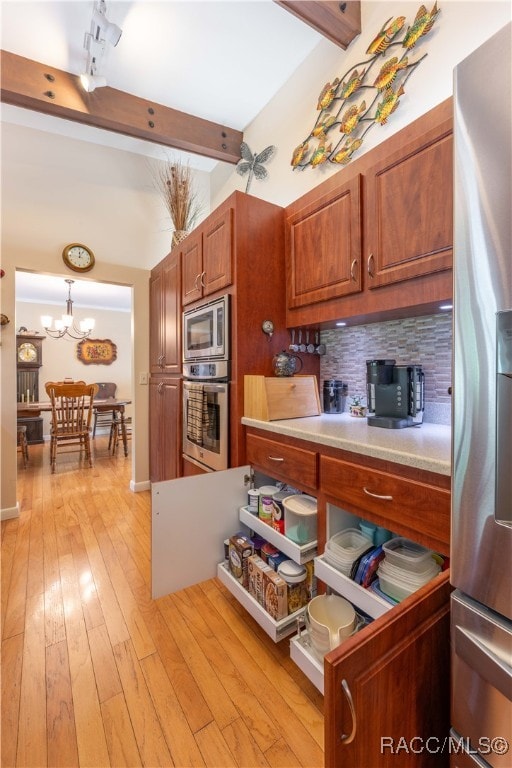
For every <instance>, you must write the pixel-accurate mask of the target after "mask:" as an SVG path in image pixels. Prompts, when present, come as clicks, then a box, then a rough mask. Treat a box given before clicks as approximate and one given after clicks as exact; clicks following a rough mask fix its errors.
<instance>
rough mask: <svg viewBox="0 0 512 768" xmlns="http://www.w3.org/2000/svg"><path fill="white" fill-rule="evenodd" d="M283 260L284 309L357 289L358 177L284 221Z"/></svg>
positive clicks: (359, 233) (358, 253) (359, 239)
mask: <svg viewBox="0 0 512 768" xmlns="http://www.w3.org/2000/svg"><path fill="white" fill-rule="evenodd" d="M286 260H287V264H286V267H287V290H288V307H289V308H293V307H302V306H305V305H308V304H315V303H317V302H320V301H326V300H328V299H332V298H336V297H340V296H347V295H349V294H351V293H358V292H359V291H361V290H362V279H361V176H360V175H359V174H358V175H356V176H354V177H353V178H351V179H348V180H347V181H346V182H345V183H344V184H343V185H342V186H340V187H338V188H337V189H336V190H335V191H334V192H330V193H328V194H327V195H325V196H324V197H322V198H320V199H317V200H314V201H312V202H311V203H310V204H306V206H305V207H304V208H302V209H301V210H300V211H297V212H296V213H294V214H292V215H291V216H290V217H289V218H288V219H287V222H286Z"/></svg>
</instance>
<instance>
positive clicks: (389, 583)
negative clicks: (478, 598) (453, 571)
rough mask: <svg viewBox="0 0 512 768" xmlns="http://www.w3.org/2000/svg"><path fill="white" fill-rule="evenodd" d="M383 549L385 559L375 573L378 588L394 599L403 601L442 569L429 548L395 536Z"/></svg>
mask: <svg viewBox="0 0 512 768" xmlns="http://www.w3.org/2000/svg"><path fill="white" fill-rule="evenodd" d="M382 548H383V550H384V559H383V560H382V561H381V563H380V565H379V568H378V570H377V574H378V577H379V582H380V588H381V590H382V591H383V592H384V593H385V594H386V595H389V596H390V597H392V598H393V599H394V600H403V599H404V598H405V597H407V596H408V595H410V594H412V593H413V592H416V590H417V589H419V588H420V587H422V586H423V585H424V584H426V583H427V582H428V581H430V580H431V579H433V578H434V577H435V576H437V574H438V573H439V572H440V570H441V566H440V565H439V563H437V562H436V561H435V560H434V558H433V557H432V555H433V552H432V551H431V550H430V549H427V548H426V547H422V546H421V545H420V544H416V543H415V542H414V541H409V539H404V538H402V537H400V536H397V537H395V538H394V539H390V540H389V541H386V542H385V543H384V544H383V545H382Z"/></svg>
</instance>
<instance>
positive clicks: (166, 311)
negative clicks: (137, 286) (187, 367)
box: [149, 249, 181, 374]
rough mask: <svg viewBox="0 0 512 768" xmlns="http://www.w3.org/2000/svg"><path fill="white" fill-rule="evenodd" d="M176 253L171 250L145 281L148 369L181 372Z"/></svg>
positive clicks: (162, 371) (179, 303) (175, 250)
mask: <svg viewBox="0 0 512 768" xmlns="http://www.w3.org/2000/svg"><path fill="white" fill-rule="evenodd" d="M180 282H181V275H180V253H179V250H177V249H174V250H173V251H171V253H169V254H168V255H167V256H166V257H165V259H163V261H161V262H160V264H158V265H157V266H156V267H155V268H154V269H153V270H152V272H151V277H150V282H149V290H150V297H149V302H150V304H149V306H150V334H149V359H150V370H151V373H152V374H155V373H166V374H169V373H174V374H179V373H181V297H180Z"/></svg>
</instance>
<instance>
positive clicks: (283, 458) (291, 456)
mask: <svg viewBox="0 0 512 768" xmlns="http://www.w3.org/2000/svg"><path fill="white" fill-rule="evenodd" d="M247 461H248V462H249V463H250V464H253V465H255V466H257V467H258V469H260V470H261V471H262V472H266V473H268V474H269V475H270V476H271V477H275V478H276V479H277V480H282V481H283V482H287V483H292V484H295V483H296V484H297V485H298V486H299V488H304V487H305V488H308V489H310V488H311V489H314V488H317V487H318V454H317V453H316V452H314V451H307V450H304V449H303V448H295V447H294V446H292V445H283V444H282V443H279V442H277V441H275V440H267V439H266V438H264V437H257V436H256V435H251V434H248V435H247Z"/></svg>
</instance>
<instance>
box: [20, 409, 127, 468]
mask: <svg viewBox="0 0 512 768" xmlns="http://www.w3.org/2000/svg"><path fill="white" fill-rule="evenodd" d="M131 402H132V401H131V400H125V399H117V398H115V397H108V398H105V399H95V400H93V408H96V409H97V410H98V411H99V412H100V413H106V412H108V411H112V419H116V418H117V417H118V416H119V424H120V427H121V437H122V440H123V449H124V455H125V456H128V440H127V436H126V420H125V408H126V406H127V405H130V404H131ZM17 409H18V414H17V416H18V419H27V418H30V417H38V416H40V415H41V413H51V410H52V404H51V402H50V400H41V401H39V402H35V403H17Z"/></svg>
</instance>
